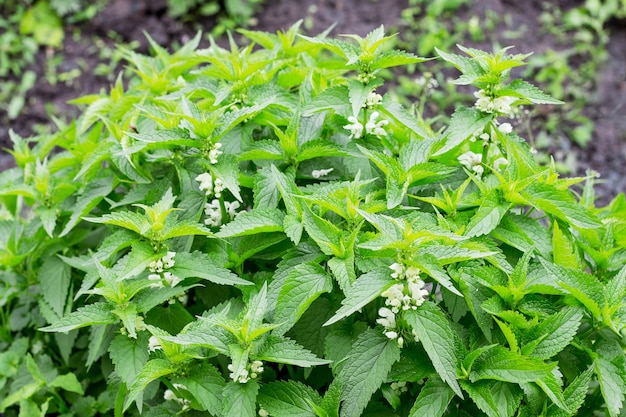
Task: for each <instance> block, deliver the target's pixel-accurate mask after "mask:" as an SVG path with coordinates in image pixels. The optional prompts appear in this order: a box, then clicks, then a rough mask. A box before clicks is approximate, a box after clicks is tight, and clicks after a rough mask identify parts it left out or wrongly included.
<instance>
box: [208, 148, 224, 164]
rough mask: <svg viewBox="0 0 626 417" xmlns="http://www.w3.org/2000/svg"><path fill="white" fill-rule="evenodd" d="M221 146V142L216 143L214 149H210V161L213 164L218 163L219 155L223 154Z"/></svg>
mask: <svg viewBox="0 0 626 417" xmlns="http://www.w3.org/2000/svg"><path fill="white" fill-rule="evenodd" d="M221 147H222V144H221V143H216V144H215V145H213V149H211V150H210V151H209V162H210V163H212V164H213V165H215V164H217V157H218V156H220V155H221V154H223V152H222V151H220V148H221Z"/></svg>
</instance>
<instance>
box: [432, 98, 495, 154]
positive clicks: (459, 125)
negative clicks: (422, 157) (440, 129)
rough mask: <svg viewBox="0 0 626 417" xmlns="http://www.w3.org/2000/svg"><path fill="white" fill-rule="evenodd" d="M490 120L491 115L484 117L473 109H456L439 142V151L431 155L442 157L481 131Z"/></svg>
mask: <svg viewBox="0 0 626 417" xmlns="http://www.w3.org/2000/svg"><path fill="white" fill-rule="evenodd" d="M492 119H493V115H487V116H485V115H483V113H482V112H481V111H479V110H477V109H475V108H466V107H460V108H458V109H457V110H456V111H455V112H454V114H453V115H452V119H451V120H450V126H449V127H448V129H447V130H446V132H445V135H444V137H443V139H442V140H441V141H440V142H439V143H440V144H441V145H440V147H439V149H438V150H437V151H436V152H435V153H434V154H433V155H434V156H438V155H443V154H444V153H446V152H448V151H449V150H452V149H454V148H456V147H457V146H459V145H460V144H461V143H462V142H463V141H464V140H465V139H467V138H468V137H469V136H470V135H472V134H473V133H474V132H475V131H477V130H478V129H483V128H484V127H485V126H486V125H487V123H489V122H490V121H491V120H492Z"/></svg>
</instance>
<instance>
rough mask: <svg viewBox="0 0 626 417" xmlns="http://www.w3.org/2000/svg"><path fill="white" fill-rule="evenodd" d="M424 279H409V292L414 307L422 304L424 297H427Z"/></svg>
mask: <svg viewBox="0 0 626 417" xmlns="http://www.w3.org/2000/svg"><path fill="white" fill-rule="evenodd" d="M424 285H425V284H424V281H422V280H421V279H416V280H411V281H409V282H408V287H409V293H410V294H411V298H412V304H413V306H414V307H419V306H421V305H422V304H424V301H426V297H428V291H426V290H425V289H424Z"/></svg>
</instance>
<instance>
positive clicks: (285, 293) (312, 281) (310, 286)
mask: <svg viewBox="0 0 626 417" xmlns="http://www.w3.org/2000/svg"><path fill="white" fill-rule="evenodd" d="M332 289H333V284H332V279H331V277H330V276H329V275H328V274H327V273H326V271H325V270H324V268H322V267H321V266H319V265H313V264H302V265H297V266H296V267H295V268H293V269H292V270H290V271H289V274H288V275H287V279H286V280H285V282H284V284H283V287H282V288H281V290H280V293H279V295H278V300H277V301H276V313H275V314H274V319H273V321H274V322H275V323H279V324H280V326H279V327H278V328H276V329H274V333H273V334H275V335H280V334H284V333H285V332H286V331H287V330H289V329H290V328H291V327H292V326H293V325H294V324H295V323H296V322H297V321H298V320H299V319H300V317H301V316H302V314H304V312H305V311H306V310H307V308H309V306H310V305H311V303H312V302H313V301H315V300H316V299H317V297H319V296H320V295H321V294H323V293H325V292H331V291H332Z"/></svg>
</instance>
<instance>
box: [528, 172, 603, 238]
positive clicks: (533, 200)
mask: <svg viewBox="0 0 626 417" xmlns="http://www.w3.org/2000/svg"><path fill="white" fill-rule="evenodd" d="M521 195H522V196H523V197H524V198H525V199H526V200H527V201H528V202H529V203H530V204H531V205H533V206H534V207H535V208H537V209H539V210H543V211H545V212H546V213H548V214H552V215H554V216H556V217H558V218H559V219H561V220H563V221H564V222H567V223H570V224H572V225H573V226H575V227H579V228H581V229H594V228H597V227H600V226H601V223H600V222H599V221H598V219H597V218H596V216H595V215H593V214H592V213H591V212H590V211H589V210H587V209H586V208H585V207H584V206H583V205H581V204H579V203H578V202H577V201H576V200H575V199H574V197H573V196H572V194H571V193H570V192H569V191H567V190H559V189H557V188H556V187H555V186H554V185H549V184H544V183H538V182H534V183H532V184H530V185H529V186H528V187H526V188H525V189H524V190H523V191H522V192H521Z"/></svg>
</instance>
